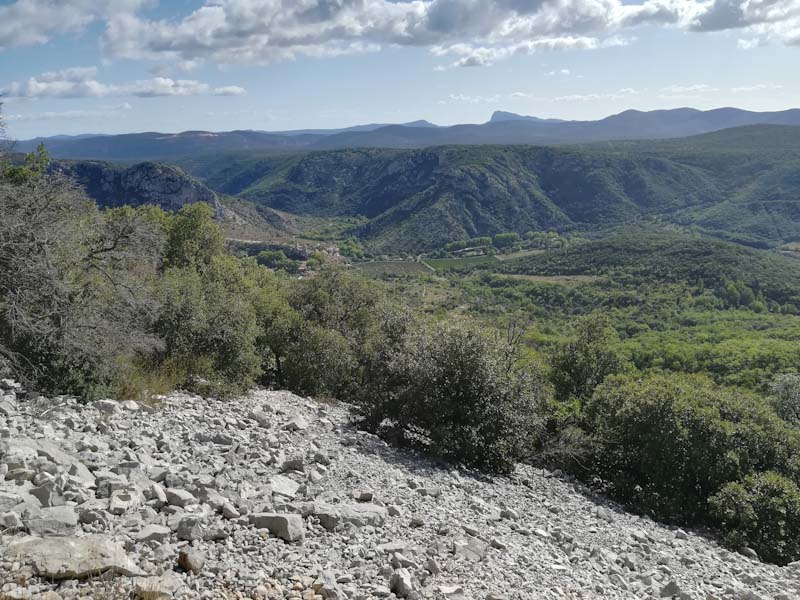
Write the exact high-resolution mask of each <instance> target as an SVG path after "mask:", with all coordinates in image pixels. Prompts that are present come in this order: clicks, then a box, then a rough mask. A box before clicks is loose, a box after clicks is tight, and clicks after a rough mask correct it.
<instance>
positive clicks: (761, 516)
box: [709, 472, 800, 565]
mask: <svg viewBox="0 0 800 600" xmlns="http://www.w3.org/2000/svg"><path fill="white" fill-rule="evenodd" d="M709 505H710V507H711V513H712V515H713V516H714V518H715V519H716V520H717V522H718V523H719V525H720V526H721V527H722V529H723V530H724V532H725V533H724V540H725V542H726V543H727V544H728V545H729V546H731V547H734V548H742V547H744V546H747V547H750V548H752V549H753V550H755V551H756V552H757V553H758V555H759V557H760V558H761V559H762V560H767V561H769V562H774V563H777V564H779V565H785V564H787V563H790V562H792V561H795V560H797V559H798V558H800V489H798V487H797V485H796V484H795V483H794V482H793V481H791V480H789V479H787V478H786V477H783V476H781V475H779V474H778V473H774V472H768V473H758V474H756V475H748V476H747V477H745V478H744V480H743V481H741V482H735V483H729V484H727V485H726V486H725V487H723V488H722V489H721V490H720V491H719V492H717V493H716V494H715V495H714V496H712V497H711V499H710V500H709Z"/></svg>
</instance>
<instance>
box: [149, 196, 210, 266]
mask: <svg viewBox="0 0 800 600" xmlns="http://www.w3.org/2000/svg"><path fill="white" fill-rule="evenodd" d="M213 216H214V210H213V209H212V208H211V207H210V206H209V205H207V204H203V203H197V204H186V205H184V206H183V208H181V210H180V212H179V213H178V214H177V215H175V216H174V217H171V218H167V219H165V225H166V232H167V244H166V247H165V248H164V257H163V261H164V265H165V266H166V267H178V268H185V267H191V268H202V267H206V266H208V265H209V264H210V263H211V261H212V259H213V258H214V257H216V256H219V255H220V254H222V253H223V250H224V243H223V237H222V232H221V231H220V229H219V227H218V226H217V225H216V224H215V223H214V222H213V220H212V217H213Z"/></svg>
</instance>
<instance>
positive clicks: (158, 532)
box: [134, 525, 172, 543]
mask: <svg viewBox="0 0 800 600" xmlns="http://www.w3.org/2000/svg"><path fill="white" fill-rule="evenodd" d="M171 534H172V530H171V529H170V528H169V527H164V526H163V525H148V526H147V527H145V528H144V529H142V530H141V531H140V532H139V533H137V534H136V535H135V536H134V539H135V540H136V541H137V542H141V543H147V542H158V543H161V542H164V541H166V540H168V539H169V536H170V535H171Z"/></svg>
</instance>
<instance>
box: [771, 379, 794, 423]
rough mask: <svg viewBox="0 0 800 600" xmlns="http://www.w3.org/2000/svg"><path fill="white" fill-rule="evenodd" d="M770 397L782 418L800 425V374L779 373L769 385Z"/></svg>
mask: <svg viewBox="0 0 800 600" xmlns="http://www.w3.org/2000/svg"><path fill="white" fill-rule="evenodd" d="M769 399H770V402H771V403H772V406H773V407H774V408H775V412H777V413H778V416H780V418H781V419H783V420H784V421H786V422H787V423H791V424H792V425H793V426H794V427H800V375H798V374H797V373H787V374H785V375H779V376H778V377H776V378H775V380H774V381H773V382H772V383H771V384H770V386H769Z"/></svg>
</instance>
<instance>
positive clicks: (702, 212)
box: [181, 126, 800, 252]
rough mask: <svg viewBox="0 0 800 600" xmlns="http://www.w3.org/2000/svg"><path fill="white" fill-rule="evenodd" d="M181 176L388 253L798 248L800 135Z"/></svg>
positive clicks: (479, 152)
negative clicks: (520, 238)
mask: <svg viewBox="0 0 800 600" xmlns="http://www.w3.org/2000/svg"><path fill="white" fill-rule="evenodd" d="M770 140H773V141H775V145H774V148H773V147H770ZM181 164H182V165H184V166H185V167H186V168H187V169H188V170H189V171H190V172H192V173H193V174H195V175H197V176H199V177H201V178H202V179H203V180H204V181H206V182H207V183H208V184H209V185H210V186H211V187H213V188H214V189H217V190H221V191H224V192H226V193H229V194H237V195H239V196H240V197H241V198H244V199H247V200H250V201H253V202H256V203H258V204H260V205H263V206H269V207H272V208H275V209H279V210H283V211H287V212H290V213H298V214H305V215H317V216H325V217H340V216H360V217H366V218H367V219H369V222H368V223H367V224H366V225H365V226H363V227H361V228H360V229H358V230H357V231H356V233H357V234H358V235H359V236H360V237H362V238H363V239H364V240H365V241H366V242H367V243H368V244H370V245H371V246H372V247H373V248H374V249H375V250H377V251H381V252H398V251H404V252H405V251H419V250H429V249H432V248H436V247H439V246H441V245H442V244H444V243H446V242H449V241H452V240H457V239H465V238H469V237H474V236H479V235H494V234H497V233H501V232H504V231H516V232H518V233H525V232H526V231H529V230H541V229H560V230H564V229H570V228H576V227H579V228H594V227H598V226H608V225H614V224H623V223H632V222H636V221H639V220H641V219H647V220H653V219H660V220H666V221H668V222H672V223H676V224H680V225H696V226H699V227H701V228H703V229H704V230H706V231H709V232H712V233H715V234H717V235H720V236H723V237H727V238H730V239H734V240H737V241H741V242H744V243H748V244H751V245H760V246H768V245H775V244H779V243H782V242H785V241H791V240H795V239H799V238H800V202H799V201H798V199H799V198H800V127H777V126H774V127H773V126H758V127H752V128H744V129H741V130H740V129H730V130H726V131H724V132H719V133H713V134H707V135H706V136H699V137H696V138H683V139H681V140H675V141H669V142H667V141H665V142H625V143H606V144H595V145H586V146H579V147H531V146H480V147H474V146H457V147H456V146H445V147H433V148H427V149H423V150H385V149H384V150H379V149H360V150H338V151H330V152H311V153H289V154H281V155H275V154H264V153H261V154H258V153H250V154H246V153H235V154H228V155H223V156H215V157H213V158H212V157H209V158H207V159H203V158H193V159H189V160H184V161H181Z"/></svg>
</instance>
